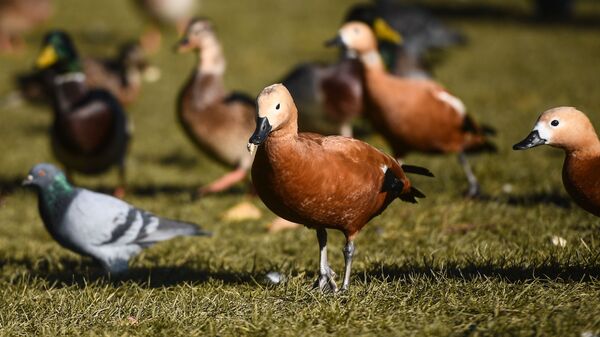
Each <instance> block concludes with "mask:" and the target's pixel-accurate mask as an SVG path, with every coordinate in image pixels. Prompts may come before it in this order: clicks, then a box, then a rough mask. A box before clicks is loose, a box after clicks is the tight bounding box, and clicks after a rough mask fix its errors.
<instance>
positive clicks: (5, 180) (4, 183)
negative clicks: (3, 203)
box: [0, 177, 23, 197]
mask: <svg viewBox="0 0 600 337" xmlns="http://www.w3.org/2000/svg"><path fill="white" fill-rule="evenodd" d="M22 182H23V177H0V197H2V196H4V195H8V194H12V193H13V192H15V191H16V190H17V189H19V188H21V184H22Z"/></svg>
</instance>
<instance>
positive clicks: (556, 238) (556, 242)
mask: <svg viewBox="0 0 600 337" xmlns="http://www.w3.org/2000/svg"><path fill="white" fill-rule="evenodd" d="M552 244H553V245H555V246H559V247H560V248H565V246H566V245H567V240H565V239H564V238H562V237H560V236H557V235H553V236H552Z"/></svg>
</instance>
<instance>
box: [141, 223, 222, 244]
mask: <svg viewBox="0 0 600 337" xmlns="http://www.w3.org/2000/svg"><path fill="white" fill-rule="evenodd" d="M211 235H212V233H211V232H209V231H205V230H203V229H202V228H200V227H199V226H197V225H195V224H192V223H188V222H181V221H175V220H171V219H164V218H159V222H158V227H157V228H156V230H155V231H153V232H151V233H148V234H147V235H145V236H144V237H142V238H139V239H138V240H136V241H137V242H136V243H138V244H140V245H143V246H148V245H152V244H154V243H156V242H159V241H165V240H170V239H172V238H175V237H178V236H211Z"/></svg>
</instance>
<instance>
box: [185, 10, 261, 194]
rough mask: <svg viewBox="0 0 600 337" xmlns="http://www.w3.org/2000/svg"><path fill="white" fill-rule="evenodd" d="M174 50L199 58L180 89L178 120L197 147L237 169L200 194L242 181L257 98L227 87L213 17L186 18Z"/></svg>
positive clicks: (248, 164)
mask: <svg viewBox="0 0 600 337" xmlns="http://www.w3.org/2000/svg"><path fill="white" fill-rule="evenodd" d="M176 49H177V51H178V52H179V53H184V52H192V51H193V52H196V53H197V54H198V63H197V65H196V67H195V69H194V70H193V71H192V74H191V76H190V78H189V80H188V81H187V82H186V83H185V85H184V86H183V88H182V89H181V91H180V93H179V99H178V106H177V114H178V119H179V122H180V124H181V126H182V127H183V130H184V131H185V133H186V134H187V136H188V137H189V138H190V140H192V141H193V142H194V144H196V146H197V147H198V148H199V149H200V150H202V151H203V152H205V153H206V154H208V155H209V156H211V157H212V158H213V159H215V160H217V161H219V162H220V163H222V164H224V165H227V166H229V167H234V168H235V169H234V170H233V171H231V172H229V173H227V174H226V175H224V176H223V177H221V178H219V179H218V180H216V181H214V182H213V183H211V184H209V185H208V186H205V187H202V188H200V189H199V190H198V195H199V196H202V195H204V194H209V193H216V192H221V191H224V190H226V189H228V188H230V187H231V186H233V185H234V184H236V183H238V182H240V181H242V180H244V179H245V178H246V177H247V172H248V170H249V169H250V167H251V166H252V156H251V155H250V154H249V153H248V152H247V151H246V147H245V145H246V143H247V141H248V138H249V137H250V135H251V134H252V132H253V131H254V124H255V122H254V119H255V117H256V107H255V102H254V100H253V99H252V98H250V97H248V96H246V95H244V94H240V93H235V92H233V93H232V92H230V91H229V90H227V89H226V88H225V83H224V80H223V75H224V73H225V66H226V63H225V57H224V56H223V50H222V48H221V43H220V42H219V40H218V38H217V36H216V34H215V31H214V29H213V24H212V22H211V21H209V20H208V19H203V18H195V19H193V20H192V21H190V23H189V25H188V28H187V30H186V33H185V36H184V37H183V38H182V39H181V41H180V42H179V43H178V44H177V46H176Z"/></svg>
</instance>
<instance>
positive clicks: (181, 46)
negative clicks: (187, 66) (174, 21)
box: [173, 36, 190, 53]
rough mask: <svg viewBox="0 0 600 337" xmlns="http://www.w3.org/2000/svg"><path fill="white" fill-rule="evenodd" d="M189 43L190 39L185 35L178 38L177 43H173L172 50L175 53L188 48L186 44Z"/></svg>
mask: <svg viewBox="0 0 600 337" xmlns="http://www.w3.org/2000/svg"><path fill="white" fill-rule="evenodd" d="M189 43H190V40H189V39H188V38H187V36H186V37H183V38H181V40H179V41H178V42H177V43H175V45H174V46H173V51H174V52H176V53H182V52H184V51H187V49H188V47H189V46H188V44H189Z"/></svg>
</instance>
